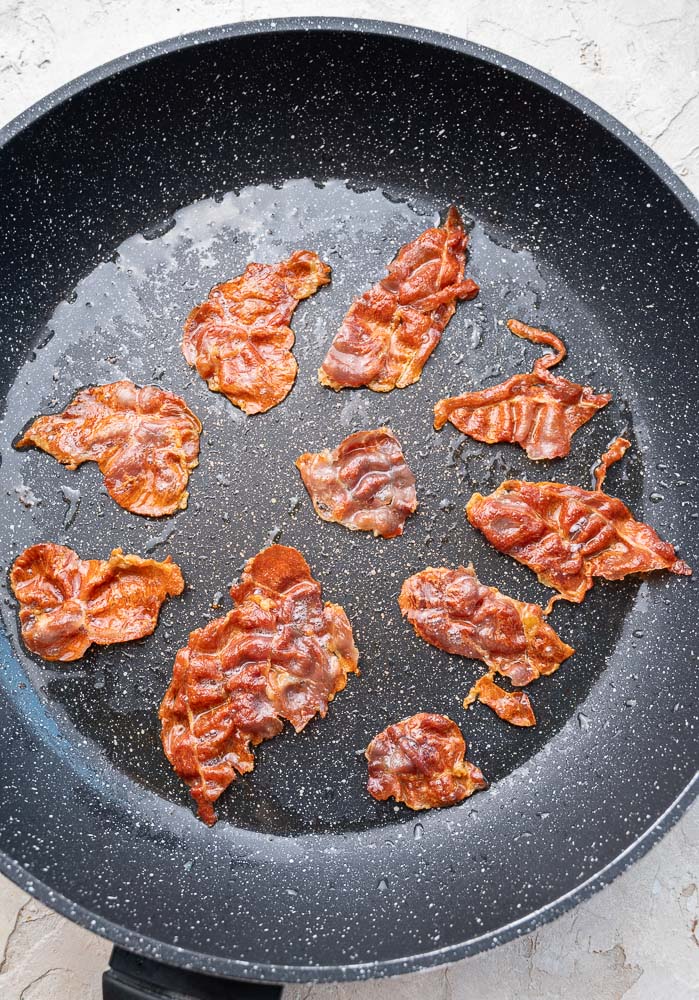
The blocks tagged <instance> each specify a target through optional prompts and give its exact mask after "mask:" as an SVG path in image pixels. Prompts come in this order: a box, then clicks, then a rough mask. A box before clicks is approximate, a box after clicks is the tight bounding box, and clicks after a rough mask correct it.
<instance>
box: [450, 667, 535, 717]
mask: <svg viewBox="0 0 699 1000" xmlns="http://www.w3.org/2000/svg"><path fill="white" fill-rule="evenodd" d="M474 701H482V702H483V704H484V705H487V706H488V708H492V710H493V711H494V712H495V714H496V715H497V716H499V717H500V718H501V719H504V720H505V722H509V723H510V724H511V725H513V726H527V727H528V726H535V725H536V716H535V715H534V709H533V708H532V704H531V702H530V701H529V695H528V694H527V693H526V691H506V690H505V689H504V688H502V687H500V685H499V684H496V683H495V681H494V680H493V675H492V673H489V674H483V676H482V677H479V678H478V680H477V681H476V683H475V684H474V685H473V687H472V688H471V690H470V691H469V693H468V694H467V695H466V697H465V698H464V708H468V707H469V705H472V704H473V702H474Z"/></svg>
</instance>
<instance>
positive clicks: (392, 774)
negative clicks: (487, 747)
mask: <svg viewBox="0 0 699 1000" xmlns="http://www.w3.org/2000/svg"><path fill="white" fill-rule="evenodd" d="M365 756H366V759H367V760H368V762H369V781H368V783H367V791H368V792H369V794H370V795H372V796H373V797H374V798H375V799H378V800H379V801H383V800H384V799H388V798H394V799H396V801H397V802H404V803H405V805H406V806H408V808H409V809H435V808H439V807H441V806H453V805H454V804H455V803H456V802H462V801H463V800H464V799H466V798H468V796H469V795H473V793H474V792H479V791H481V790H482V789H484V788H487V787H488V782H487V781H486V780H485V778H484V777H483V774H482V772H481V771H480V770H479V768H477V767H476V765H475V764H471V763H469V761H467V760H465V759H464V758H465V756H466V744H465V743H464V738H463V736H462V735H461V731H460V730H459V727H458V726H457V725H456V723H455V722H452V721H451V719H448V718H447V717H446V716H445V715H434V714H431V713H429V712H420V713H419V714H418V715H413V716H411V717H410V718H409V719H402V720H401V721H400V722H396V723H395V724H394V725H392V726H388V727H387V728H386V729H384V731H383V732H382V733H379V734H378V736H375V737H374V739H373V740H372V741H371V743H370V744H369V746H368V747H367V749H366V751H365Z"/></svg>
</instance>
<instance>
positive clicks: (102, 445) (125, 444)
mask: <svg viewBox="0 0 699 1000" xmlns="http://www.w3.org/2000/svg"><path fill="white" fill-rule="evenodd" d="M200 433H201V424H200V423H199V420H198V419H197V418H196V417H195V416H194V414H193V413H192V411H191V410H190V409H189V407H188V406H187V404H186V403H185V401H184V400H183V399H180V397H179V396H176V395H175V394H174V393H172V392H166V391H165V390H164V389H159V388H158V387H157V386H153V385H147V386H144V387H143V388H139V386H137V385H134V383H133V382H129V381H126V380H123V381H121V382H112V383H110V384H109V385H97V386H93V387H92V388H90V389H83V390H82V391H81V392H79V393H78V394H77V396H76V397H75V399H74V400H73V401H72V403H70V405H69V406H68V407H67V408H66V409H65V410H64V411H63V412H62V413H56V414H51V415H48V416H44V417H38V418H37V419H36V420H35V421H34V422H33V423H32V425H31V426H30V427H29V429H28V430H27V431H26V432H25V434H24V435H23V436H22V438H21V439H20V440H19V441H18V442H17V445H16V447H17V448H25V447H26V446H27V445H34V446H35V447H37V448H41V449H42V451H46V452H48V454H49V455H53V457H54V458H56V459H58V461H59V462H61V463H62V464H63V465H65V466H67V468H69V469H77V467H78V466H79V465H82V463H83V462H97V466H98V468H99V470H100V472H101V473H102V475H103V476H104V484H105V486H106V487H107V492H108V493H109V495H110V497H111V498H112V499H113V500H116V502H117V503H118V504H119V506H120V507H124V508H125V509H126V510H129V511H131V513H132V514H144V515H147V516H148V517H163V516H164V515H166V514H173V513H174V512H175V511H177V510H182V509H184V508H185V507H186V506H187V498H188V496H189V494H188V492H187V483H188V482H189V474H190V473H191V471H192V469H194V468H196V466H197V465H198V464H199V435H200Z"/></svg>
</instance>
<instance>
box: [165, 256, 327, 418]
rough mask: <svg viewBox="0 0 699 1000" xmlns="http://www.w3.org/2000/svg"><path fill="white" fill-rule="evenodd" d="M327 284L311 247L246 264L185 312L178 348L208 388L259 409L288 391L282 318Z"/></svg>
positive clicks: (292, 369)
mask: <svg viewBox="0 0 699 1000" xmlns="http://www.w3.org/2000/svg"><path fill="white" fill-rule="evenodd" d="M329 281H330V268H329V267H328V265H327V264H324V263H323V261H322V260H321V259H320V257H319V256H318V254H316V253H313V251H311V250H297V251H296V252H295V253H293V254H292V255H291V256H290V257H289V258H288V259H287V260H282V261H279V263H277V264H248V266H247V267H246V268H245V270H244V272H243V273H242V274H241V275H240V276H239V277H238V278H234V279H233V280H232V281H226V282H223V284H221V285H216V286H215V287H214V288H212V289H211V291H210V292H209V297H208V299H207V300H206V302H202V304H201V305H198V306H195V308H194V309H192V311H191V312H190V314H189V316H188V317H187V321H186V323H185V326H184V337H183V339H182V353H183V354H184V356H185V358H186V360H187V363H188V364H190V365H191V366H192V367H193V368H196V370H197V371H198V372H199V374H200V375H201V377H202V378H203V379H205V380H206V383H207V385H208V386H209V388H210V389H211V390H212V391H213V392H222V393H223V394H224V396H226V397H227V398H228V399H229V400H230V401H231V403H233V405H234V406H238V407H239V408H240V409H241V410H243V411H244V412H245V413H249V414H252V413H264V412H265V411H266V410H270V409H271V408H272V407H273V406H276V405H277V404H278V403H281V401H282V400H283V399H285V398H286V396H287V395H288V394H289V392H290V391H291V387H292V386H293V384H294V381H295V379H296V372H297V371H298V365H297V364H296V359H295V358H294V356H293V354H292V353H291V348H292V347H293V346H294V333H293V330H291V329H290V327H289V323H290V322H291V317H292V315H293V313H294V310H295V309H296V306H297V305H298V304H299V302H300V301H301V300H302V299H307V298H308V297H309V296H310V295H313V294H314V293H315V292H317V291H318V289H319V288H320V287H321V285H327V284H328V283H329Z"/></svg>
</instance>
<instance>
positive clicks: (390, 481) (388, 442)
mask: <svg viewBox="0 0 699 1000" xmlns="http://www.w3.org/2000/svg"><path fill="white" fill-rule="evenodd" d="M296 466H297V468H298V470H299V472H300V473H301V478H302V479H303V483H304V486H305V487H306V489H307V490H308V493H309V495H310V497H311V500H312V501H313V506H314V507H315V509H316V513H317V514H318V516H319V517H321V518H322V519H323V520H324V521H338V522H339V523H340V524H344V525H345V526H346V527H348V528H352V529H354V530H359V531H373V532H374V535H381V537H382V538H395V537H396V536H397V535H402V534H403V526H404V524H405V522H406V519H407V518H408V517H409V515H410V514H412V513H413V511H414V510H415V508H416V507H417V495H416V493H415V476H414V475H413V474H412V472H411V471H410V468H409V467H408V464H407V462H406V461H405V457H404V455H403V452H402V450H401V446H400V443H399V441H398V438H397V437H396V436H395V434H394V433H393V431H391V430H389V429H388V427H380V428H379V429H378V430H375V431H359V432H358V433H356V434H350V436H349V437H346V438H345V439H344V441H342V442H341V443H340V444H339V445H338V447H337V448H335V449H334V451H328V450H327V449H326V450H325V451H321V452H319V453H317V454H313V453H310V452H307V453H306V454H305V455H301V456H300V457H299V458H297V459H296Z"/></svg>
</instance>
